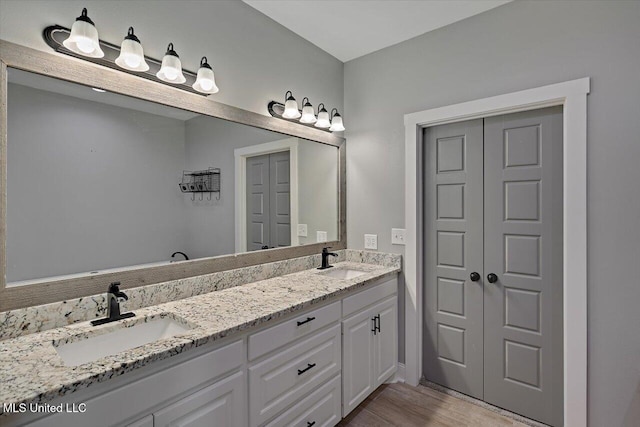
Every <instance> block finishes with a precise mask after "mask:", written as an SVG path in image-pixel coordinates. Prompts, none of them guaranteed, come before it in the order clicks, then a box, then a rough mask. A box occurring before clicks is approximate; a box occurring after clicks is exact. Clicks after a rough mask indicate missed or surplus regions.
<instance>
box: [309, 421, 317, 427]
mask: <svg viewBox="0 0 640 427" xmlns="http://www.w3.org/2000/svg"><path fill="white" fill-rule="evenodd" d="M314 425H316V422H315V421H307V427H311V426H314Z"/></svg>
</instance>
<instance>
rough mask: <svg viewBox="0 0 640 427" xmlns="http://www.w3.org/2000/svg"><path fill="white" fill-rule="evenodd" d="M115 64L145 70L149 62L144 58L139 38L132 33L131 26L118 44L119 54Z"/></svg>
mask: <svg viewBox="0 0 640 427" xmlns="http://www.w3.org/2000/svg"><path fill="white" fill-rule="evenodd" d="M116 64H117V65H118V66H119V67H121V68H124V69H125V70H130V71H147V70H148V69H149V64H147V61H145V60H144V52H143V50H142V44H141V43H140V39H138V37H136V35H135V34H133V27H129V31H128V32H127V35H126V36H125V38H124V40H123V41H122V45H121V46H120V56H118V57H117V58H116Z"/></svg>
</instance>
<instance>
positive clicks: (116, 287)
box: [109, 282, 120, 294]
mask: <svg viewBox="0 0 640 427" xmlns="http://www.w3.org/2000/svg"><path fill="white" fill-rule="evenodd" d="M118 292H120V282H113V283H111V284H110V285H109V293H110V294H117V293H118Z"/></svg>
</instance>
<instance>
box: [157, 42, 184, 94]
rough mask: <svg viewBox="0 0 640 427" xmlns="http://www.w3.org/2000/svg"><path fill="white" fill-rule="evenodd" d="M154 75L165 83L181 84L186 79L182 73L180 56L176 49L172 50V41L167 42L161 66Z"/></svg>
mask: <svg viewBox="0 0 640 427" xmlns="http://www.w3.org/2000/svg"><path fill="white" fill-rule="evenodd" d="M156 77H157V78H159V79H160V80H162V81H163V82H167V83H175V84H182V83H184V82H186V81H187V79H186V78H185V77H184V75H183V74H182V63H181V62H180V57H179V56H178V54H177V53H176V51H175V50H173V43H169V46H167V52H166V53H165V54H164V57H163V58H162V66H161V67H160V71H158V73H157V74H156Z"/></svg>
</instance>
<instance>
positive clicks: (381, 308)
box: [342, 280, 398, 417]
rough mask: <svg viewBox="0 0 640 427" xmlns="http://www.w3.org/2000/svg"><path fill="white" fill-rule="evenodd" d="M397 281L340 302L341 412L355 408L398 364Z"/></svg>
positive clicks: (344, 413) (344, 414)
mask: <svg viewBox="0 0 640 427" xmlns="http://www.w3.org/2000/svg"><path fill="white" fill-rule="evenodd" d="M396 291H397V281H396V280H391V281H389V282H386V283H383V284H381V285H378V286H376V287H374V288H371V289H369V290H367V291H364V292H361V293H360V294H357V295H354V296H351V297H348V298H345V299H344V302H343V315H344V316H345V319H344V320H343V321H342V334H343V337H342V340H343V353H342V354H343V360H342V363H343V368H342V381H343V387H342V389H343V397H342V416H343V417H345V416H346V415H347V414H349V413H350V412H351V411H352V410H353V409H355V408H356V407H357V406H358V405H359V404H360V403H362V401H364V400H365V399H366V398H367V396H369V395H370V394H371V393H372V392H373V391H374V390H375V389H376V388H378V386H380V385H381V384H382V383H384V382H385V381H386V380H388V379H389V378H390V377H391V376H392V375H393V374H394V373H395V372H396V370H397V366H398V309H397V306H398V298H397V296H396Z"/></svg>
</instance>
